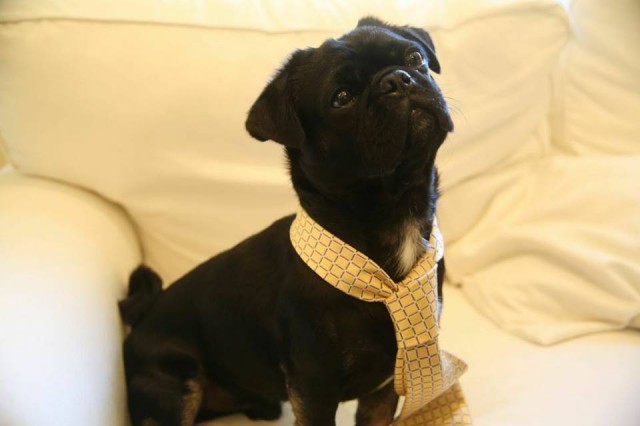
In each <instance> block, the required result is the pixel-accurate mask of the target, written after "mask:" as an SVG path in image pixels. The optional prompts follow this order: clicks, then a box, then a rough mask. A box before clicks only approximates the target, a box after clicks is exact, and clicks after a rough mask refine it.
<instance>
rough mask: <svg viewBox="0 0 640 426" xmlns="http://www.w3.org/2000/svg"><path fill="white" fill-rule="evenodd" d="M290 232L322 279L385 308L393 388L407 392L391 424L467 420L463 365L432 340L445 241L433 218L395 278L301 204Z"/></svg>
mask: <svg viewBox="0 0 640 426" xmlns="http://www.w3.org/2000/svg"><path fill="white" fill-rule="evenodd" d="M290 238H291V243H292V244H293V247H294V249H295V250H296V252H297V253H298V255H299V256H300V258H302V260H303V261H304V262H305V263H306V264H307V266H309V267H310V268H311V269H312V270H313V271H314V272H315V273H316V274H318V275H319V276H320V277H321V278H322V279H323V280H324V281H326V282H327V283H329V284H331V285H332V286H334V287H336V288H337V289H338V290H340V291H342V292H344V293H346V294H348V295H349V296H352V297H355V298H357V299H360V300H363V301H366V302H382V303H384V304H385V306H386V307H387V310H388V311H389V314H390V316H391V319H392V321H393V325H394V328H395V334H396V341H397V344H398V352H397V355H396V364H395V372H394V387H395V391H396V393H397V394H398V395H404V397H405V401H404V405H403V406H402V411H401V412H400V415H399V416H398V417H397V419H396V420H395V421H394V422H393V424H394V426H432V425H433V426H435V425H456V426H464V425H471V417H470V416H469V410H468V408H467V404H466V402H465V400H464V396H463V394H462V390H461V388H460V385H459V383H458V378H459V377H460V375H462V373H464V372H465V370H466V368H467V366H466V364H465V363H464V362H463V361H461V360H460V359H458V358H456V357H455V356H453V355H451V354H450V353H448V352H446V351H444V350H441V349H440V347H439V345H438V333H439V326H438V319H437V307H438V295H437V291H438V290H437V268H438V262H439V261H440V259H442V257H443V255H444V244H443V242H442V236H441V235H440V230H439V229H438V225H437V221H435V220H434V222H433V230H432V232H431V236H430V238H429V242H428V244H426V250H425V252H424V254H423V255H422V256H421V257H420V259H418V262H417V263H416V265H415V266H414V267H413V269H412V270H411V271H410V272H409V273H408V274H407V276H406V277H405V278H404V279H403V280H402V281H400V282H399V283H396V282H394V281H393V280H392V279H391V277H389V275H388V274H387V273H386V272H385V271H384V270H383V269H382V268H381V267H380V266H378V265H377V264H376V263H375V262H374V261H372V260H371V259H369V258H368V257H367V256H366V255H364V254H363V253H361V252H359V251H358V250H356V249H355V248H353V247H351V246H350V245H349V244H347V243H345V242H344V241H342V240H340V239H339V238H338V237H336V236H335V235H333V234H331V233H330V232H329V231H327V230H326V229H324V228H323V227H322V226H320V225H319V224H318V223H317V222H316V221H314V220H313V219H312V218H311V217H310V216H309V215H308V214H307V212H306V211H305V210H304V209H302V208H301V209H300V211H299V213H298V214H297V215H296V218H295V220H294V221H293V223H292V224H291V230H290Z"/></svg>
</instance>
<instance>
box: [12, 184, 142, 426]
mask: <svg viewBox="0 0 640 426" xmlns="http://www.w3.org/2000/svg"><path fill="white" fill-rule="evenodd" d="M139 262H140V247H139V244H138V240H137V237H136V234H135V232H134V227H133V226H132V224H131V222H130V221H129V219H128V218H127V216H126V215H125V214H124V212H122V211H121V210H120V209H119V208H118V207H117V206H115V205H113V204H111V203H109V202H107V201H105V200H103V199H101V198H100V197H99V196H97V195H94V194H91V193H88V192H86V191H83V190H80V189H77V188H74V187H72V186H68V185H65V184H62V183H56V182H52V181H48V180H44V179H37V178H32V177H25V176H21V175H18V174H16V173H11V172H10V173H2V174H0V313H1V314H0V318H1V321H0V424H14V425H18V424H19V425H24V426H30V425H43V424H59V425H68V426H74V425H83V426H84V425H89V424H90V425H105V426H107V425H108V426H117V425H123V424H125V423H126V414H125V413H126V410H125V386H124V376H123V368H122V361H121V342H122V334H123V332H122V331H123V329H122V326H121V322H120V319H119V315H118V310H117V300H118V299H120V298H121V297H122V296H123V295H124V294H125V283H126V279H127V276H128V274H129V272H130V271H131V270H132V269H133V268H134V267H135V266H136V265H137V264H138V263H139Z"/></svg>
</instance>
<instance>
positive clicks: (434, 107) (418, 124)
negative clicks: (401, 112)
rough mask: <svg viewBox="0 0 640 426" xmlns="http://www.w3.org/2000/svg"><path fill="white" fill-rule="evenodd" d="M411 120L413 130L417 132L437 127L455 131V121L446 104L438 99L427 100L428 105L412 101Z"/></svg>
mask: <svg viewBox="0 0 640 426" xmlns="http://www.w3.org/2000/svg"><path fill="white" fill-rule="evenodd" d="M409 120H410V125H411V127H412V131H413V132H416V133H417V132H423V131H429V130H436V129H441V130H444V131H446V132H451V131H453V121H451V117H450V116H449V111H448V109H447V106H446V104H444V102H442V101H439V100H436V99H434V100H432V101H430V102H427V103H426V105H425V104H423V103H422V102H420V103H416V102H412V105H411V112H410V114H409Z"/></svg>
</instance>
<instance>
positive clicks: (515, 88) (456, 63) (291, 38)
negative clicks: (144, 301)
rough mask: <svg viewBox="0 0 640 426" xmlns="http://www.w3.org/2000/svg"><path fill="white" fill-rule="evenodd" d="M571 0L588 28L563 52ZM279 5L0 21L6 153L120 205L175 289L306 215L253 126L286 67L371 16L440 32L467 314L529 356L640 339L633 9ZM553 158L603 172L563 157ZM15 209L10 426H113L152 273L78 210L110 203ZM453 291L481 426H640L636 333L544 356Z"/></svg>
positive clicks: (97, 9)
mask: <svg viewBox="0 0 640 426" xmlns="http://www.w3.org/2000/svg"><path fill="white" fill-rule="evenodd" d="M561 3H571V4H572V5H573V6H572V7H571V8H570V10H572V11H574V12H575V15H574V16H572V17H571V22H572V25H573V27H572V31H574V32H572V33H571V35H570V40H569V41H568V44H567V37H568V35H569V29H568V27H567V24H568V22H569V19H567V17H566V15H565V12H564V9H563V8H562V6H561V5H560V4H561ZM284 5H285V2H283V1H278V0H273V1H270V2H251V7H252V8H253V9H248V6H247V4H246V3H240V2H233V1H215V0H210V1H181V2H173V1H172V2H158V1H154V0H131V1H128V2H113V1H109V0H92V1H79V0H4V1H0V133H1V136H2V138H3V139H4V141H5V143H6V146H7V148H8V153H9V155H10V156H11V158H12V161H13V162H14V164H16V166H17V167H18V168H19V169H21V170H22V171H23V172H26V173H34V174H40V175H43V176H48V177H54V178H56V179H59V180H60V181H63V182H67V183H73V184H76V185H79V186H82V187H85V188H89V189H90V190H92V191H96V192H98V193H100V194H101V195H102V196H104V197H107V198H109V199H112V200H115V201H116V202H118V203H121V204H123V205H124V206H125V207H126V208H127V210H128V211H129V212H130V214H131V215H132V217H133V220H134V221H135V223H136V225H137V227H138V229H139V231H140V234H141V236H142V243H143V245H144V249H145V255H146V258H147V260H148V261H149V262H150V263H151V264H152V265H153V266H154V268H156V269H158V270H159V271H160V272H161V273H162V275H163V276H164V278H165V280H167V281H171V280H173V279H174V278H176V277H177V276H179V275H180V274H182V273H183V272H185V271H187V270H188V269H190V268H191V267H192V266H193V265H194V264H196V263H197V262H200V261H202V260H204V259H205V258H207V257H208V256H210V255H212V254H215V253H216V252H218V251H220V250H223V249H225V248H228V247H229V246H231V245H232V244H235V243H236V242H238V241H239V240H240V239H241V238H244V237H246V236H247V235H249V234H250V233H251V232H254V231H257V230H259V229H261V228H263V227H264V226H265V225H267V224H268V223H270V222H271V221H272V220H274V219H276V218H278V217H280V216H281V215H284V214H286V213H289V212H291V211H293V210H294V206H295V199H294V197H293V195H292V191H291V190H290V188H289V184H288V182H287V179H286V176H285V173H284V167H283V160H282V154H281V152H280V149H279V148H278V147H277V146H276V145H275V144H268V143H267V144H259V143H257V142H254V141H251V140H250V139H249V138H248V136H247V135H246V134H245V133H244V130H243V122H244V118H245V113H246V111H247V110H248V108H249V107H250V105H251V102H252V101H253V100H254V98H255V96H257V94H258V93H259V91H260V90H261V88H262V86H263V85H264V83H265V82H266V81H267V80H268V78H269V76H270V75H271V74H272V72H273V69H274V68H275V67H277V66H278V65H279V64H280V63H281V61H282V59H283V58H284V57H285V56H286V54H287V53H288V52H289V51H290V50H291V49H293V48H298V47H304V46H307V45H317V44H318V43H319V42H320V41H321V40H323V39H324V38H326V37H328V36H336V35H339V34H340V32H341V31H343V30H346V29H348V28H349V27H351V26H352V25H353V24H354V23H355V21H356V20H357V18H358V17H359V16H360V15H362V14H364V13H376V14H378V15H380V16H381V17H383V18H387V19H389V20H391V21H393V22H408V23H409V22H410V23H413V24H415V25H421V26H428V27H429V28H430V29H432V33H433V35H434V38H435V40H436V45H437V47H438V52H439V56H440V58H441V61H442V64H443V75H442V76H441V77H438V78H439V82H440V83H441V85H442V87H443V89H444V91H445V93H446V95H447V96H448V97H449V102H450V105H451V106H452V110H453V114H454V120H455V122H456V126H457V127H456V133H455V134H454V135H453V137H452V138H450V139H449V140H448V141H447V143H446V145H445V147H444V148H443V151H442V155H441V156H440V159H439V163H440V167H441V171H442V174H443V183H444V195H443V197H442V203H441V211H440V213H441V215H440V222H441V224H442V228H443V232H444V234H445V237H446V238H447V240H448V252H447V259H448V261H449V262H450V265H451V266H450V268H449V272H450V273H451V274H452V277H453V278H455V281H456V282H458V283H464V284H465V286H466V287H467V288H465V289H464V291H465V292H466V296H467V297H469V299H470V300H472V301H473V305H474V306H475V307H477V308H478V309H480V310H482V311H483V312H484V313H485V314H486V315H487V316H488V317H490V318H491V319H492V320H493V321H496V322H497V323H500V324H501V325H502V327H503V328H505V329H507V330H510V331H512V332H514V333H517V334H519V335H520V336H524V337H526V338H528V339H531V340H534V341H538V342H543V343H550V342H554V341H558V340H561V339H564V338H569V337H571V336H574V335H579V334H584V333H590V332H595V331H602V330H605V329H618V328H620V327H621V326H622V325H624V323H625V320H628V323H629V324H632V325H633V324H636V326H637V321H638V316H637V309H638V303H637V284H638V282H640V279H638V275H637V274H638V262H637V258H638V257H637V255H636V253H637V251H638V245H637V238H636V236H637V235H638V228H637V226H638V218H640V212H638V206H639V203H638V202H637V194H638V192H637V191H636V189H635V187H634V186H632V185H633V184H634V182H637V181H639V179H638V178H637V173H638V170H640V166H637V158H638V157H637V154H638V151H637V146H638V145H637V143H638V142H640V135H639V131H638V123H640V121H639V120H637V119H636V116H637V114H636V111H638V110H639V109H638V103H637V102H636V100H637V99H636V93H637V88H638V87H637V83H638V81H640V80H638V78H637V75H638V67H637V66H636V65H637V59H638V58H639V57H638V55H637V54H635V50H634V49H635V48H637V45H638V43H636V42H634V41H633V40H635V39H636V38H637V34H638V32H637V30H638V26H637V25H636V21H637V20H635V19H634V16H635V14H636V13H637V2H635V3H634V0H624V1H623V0H621V1H620V2H603V1H601V0H576V1H573V2H568V1H567V2H561V1H557V2H556V1H551V0H537V1H536V0H531V1H528V0H525V1H518V0H504V1H502V0H483V1H479V2H477V1H471V0H463V1H448V0H447V1H444V0H442V1H440V0H438V1H429V2H422V1H417V0H416V1H402V2H400V1H399V2H394V6H393V7H392V6H390V4H389V3H387V2H382V1H375V2H365V1H364V0H363V1H357V2H348V1H338V0H335V1H332V2H329V3H327V2H295V3H290V4H289V3H287V6H286V7H285V6H284ZM294 15H295V17H296V18H295V19H291V18H290V17H291V16H294ZM405 17H406V19H404V18H405ZM48 18H53V19H48ZM634 37H635V38H634ZM563 49H565V50H563ZM561 51H562V54H563V56H562V62H561V63H562V66H561V67H557V65H558V63H557V60H558V58H559V57H560V54H561ZM552 74H553V81H552V78H551V77H552ZM551 105H553V108H551V107H550V106H551ZM558 151H561V152H562V153H563V154H571V155H575V156H583V155H588V156H590V157H597V158H589V159H586V160H584V161H583V160H582V159H581V158H576V159H571V158H563V159H559V160H558V159H552V158H553V157H555V156H556V155H557V154H558ZM634 153H635V155H636V156H635V157H634ZM603 154H607V155H609V154H616V155H620V156H622V155H624V156H626V157H627V158H609V157H605V156H604V155H603ZM541 158H545V159H544V160H540V159H541ZM541 164H545V166H543V167H539V165H541ZM609 171H612V173H609ZM549 172H550V173H551V174H547V173H549ZM601 176H602V177H604V178H603V179H601ZM4 179H5V178H3V182H5V181H4ZM620 188H621V189H622V190H620V191H619V190H618V189H620ZM534 190H535V191H541V193H542V194H544V195H545V196H547V197H549V198H548V200H549V204H545V203H544V202H543V201H544V200H542V201H541V200H538V199H536V198H535V196H534V195H535V191H534ZM3 191H4V192H3ZM7 191H8V192H7ZM0 192H3V193H5V194H9V195H0V205H1V206H2V207H1V208H0V218H2V220H3V221H4V220H5V218H7V217H8V216H11V220H12V221H11V223H12V224H13V223H17V224H18V225H15V226H14V225H11V226H4V225H3V224H2V223H0V234H1V236H2V238H0V250H3V251H2V252H1V253H0V254H1V255H2V257H0V262H2V263H1V265H0V274H4V269H5V268H7V270H9V271H14V270H15V271H19V273H18V272H15V273H13V272H12V274H13V275H9V276H11V277H14V276H15V277H17V278H16V279H15V280H13V281H8V280H5V279H4V278H5V275H0V286H2V289H0V290H1V291H2V293H0V296H1V297H0V307H1V308H2V310H1V311H0V312H2V316H3V318H2V319H3V321H2V326H0V339H3V340H2V341H0V424H2V425H3V426H4V424H3V420H4V418H3V417H2V416H5V417H6V416H13V417H11V418H12V419H19V420H20V421H19V422H18V424H20V425H21V426H22V424H27V425H29V426H30V425H32V424H33V425H41V424H49V423H47V421H46V419H50V418H54V417H55V416H61V417H60V418H62V419H63V424H65V425H76V424H77V425H86V424H105V425H107V424H108V425H112V424H113V425H116V424H118V422H120V421H121V420H122V418H123V405H122V401H123V395H122V393H121V392H122V385H121V382H120V380H121V372H120V370H119V369H120V366H119V365H118V364H117V362H119V361H118V358H117V356H119V353H116V351H117V350H119V340H118V339H119V338H120V329H119V328H118V327H117V326H116V324H117V316H116V314H115V305H114V304H113V303H114V301H115V299H117V298H118V297H119V296H121V294H122V292H123V286H124V284H123V283H124V277H125V275H126V271H127V270H128V269H130V268H132V267H133V265H134V264H135V263H137V260H138V254H137V249H135V248H134V247H135V244H134V243H133V242H132V240H131V238H132V237H130V235H132V234H131V233H130V232H131V231H130V229H129V227H128V225H126V224H125V223H126V221H123V222H122V225H121V226H120V225H112V221H111V219H113V218H114V217H120V216H119V215H118V214H117V213H113V214H112V213H98V216H100V217H102V219H96V222H93V221H92V220H89V219H87V220H88V222H87V223H89V224H91V225H90V226H89V227H88V228H87V227H85V226H84V225H85V223H84V222H83V221H78V220H76V216H75V215H76V214H77V213H76V212H77V211H88V210H91V211H94V210H95V211H97V212H100V211H102V210H103V207H95V209H94V208H93V207H91V206H98V205H99V206H104V203H103V202H101V201H97V200H98V198H95V197H93V196H87V195H85V194H84V193H82V192H78V191H77V190H75V189H68V188H67V187H66V186H64V185H60V184H53V183H47V182H43V181H40V180H29V181H28V182H27V181H24V180H20V182H16V181H13V180H11V182H10V183H3V184H2V187H1V188H0ZM14 199H15V200H18V201H14ZM5 204H6V205H8V206H10V208H9V209H7V208H5ZM553 206H555V207H553ZM107 210H109V209H107ZM109 211H110V210H109ZM45 213H46V214H45ZM48 213H51V214H52V216H51V217H50V216H48ZM101 215H106V216H101ZM89 217H91V214H87V218H89ZM105 217H106V219H105ZM109 218H111V219H109ZM67 220H68V221H67ZM120 220H121V219H117V220H116V222H118V223H120V222H119V221H120ZM16 221H17V222H16ZM3 223H4V222H3ZM94 225H95V227H94ZM593 225H598V227H597V229H592V226H593ZM492 228H495V229H492ZM94 229H95V230H98V229H103V230H106V231H104V232H102V231H100V232H95V233H93V232H91V231H92V230H94ZM119 229H123V230H124V231H119ZM493 231H495V232H493ZM121 232H124V233H125V234H124V235H125V237H122V234H121ZM45 233H48V234H45ZM601 234H602V235H601ZM41 235H50V238H48V239H47V240H46V241H45V240H43V239H42V238H41ZM88 235H89V236H88ZM100 235H103V237H100ZM5 236H10V238H5ZM100 238H104V240H101V239H100ZM23 239H24V240H23ZM19 241H24V244H22V243H18V242H19ZM603 242H604V244H603ZM59 243H62V244H59ZM21 244H22V245H21ZM33 247H38V248H40V249H39V250H42V251H39V252H38V253H43V254H41V255H38V257H37V260H38V263H37V265H38V267H32V265H33V262H32V260H33V258H34V255H33V253H32V252H33ZM105 247H106V248H108V254H106V255H105V254H104V253H102V252H101V251H100V250H101V248H105ZM118 247H119V248H118ZM496 247H498V248H500V250H495V251H492V250H493V249H494V248H496ZM61 248H62V249H64V250H61ZM507 248H512V249H513V250H506V249H507ZM47 250H48V251H47ZM6 254H8V255H9V257H7V256H5V255H6ZM551 254H553V256H551ZM5 258H6V259H11V262H5ZM634 259H636V260H634ZM114 262H115V263H114ZM71 265H73V267H72V266H71ZM78 265H80V266H78ZM114 265H117V266H114ZM96 271H100V273H99V274H98V275H97V277H98V278H96V275H95V272H96ZM540 271H544V274H542V275H541V276H542V279H538V277H539V276H540V275H536V272H540ZM31 277H38V279H37V280H31ZM15 282H18V283H20V285H19V286H16V285H15V284H14V283H15ZM44 284H46V285H44ZM5 286H10V290H9V291H7V290H5ZM118 286H119V287H118ZM449 293H451V294H454V295H455V294H458V296H450V297H449V299H448V301H447V306H446V309H445V312H446V314H445V315H446V316H445V318H451V319H450V320H447V321H451V323H450V324H451V325H450V327H451V328H450V330H453V329H454V328H455V329H456V330H457V331H456V332H455V333H453V331H452V334H451V335H452V338H451V340H450V345H449V348H450V349H451V350H452V351H453V352H457V353H460V355H462V356H463V357H464V358H465V360H467V361H468V362H469V364H470V365H471V370H470V371H469V373H468V374H467V376H465V377H466V378H465V379H463V380H464V381H465V382H464V386H465V390H466V391H467V393H468V395H469V399H470V403H471V408H472V409H473V410H474V415H475V417H476V419H477V423H478V424H480V425H482V424H484V425H493V426H495V425H514V424H517V425H520V424H524V425H526V424H532V425H542V424H544V425H554V424H558V425H560V424H564V425H566V424H580V425H583V424H584V425H613V424H615V425H618V424H620V425H627V424H628V425H632V424H636V423H637V421H636V420H637V419H638V418H640V415H639V414H638V412H637V406H636V405H635V401H632V400H630V399H628V398H630V397H633V396H635V395H637V394H638V393H639V391H638V389H637V387H634V386H636V385H637V383H636V382H637V381H634V380H633V379H634V378H635V377H638V374H637V373H638V371H637V366H638V365H640V363H638V362H637V359H638V352H637V348H638V342H637V336H638V334H637V333H636V334H633V333H622V332H619V333H600V334H598V335H596V336H587V337H585V338H580V339H576V340H572V341H569V342H566V343H562V344H559V345H556V346H552V347H549V348H540V347H537V346H533V345H530V344H528V343H525V342H523V341H520V340H517V339H516V338H514V337H512V336H509V335H507V334H506V333H504V332H503V331H498V330H497V329H496V328H495V327H494V326H493V325H491V324H490V323H489V322H488V321H487V320H486V318H485V317H479V316H478V315H477V313H476V312H475V311H473V310H472V309H471V308H469V305H468V304H467V303H466V302H464V301H463V299H461V297H460V295H459V293H456V292H455V291H452V290H450V291H449ZM7 295H9V296H7ZM39 295H40V296H39ZM35 297H40V298H38V299H34V298H35ZM34 300H35V302H37V303H35V302H33V301H34ZM456 301H457V302H456ZM463 302H464V303H463ZM455 306H459V307H460V309H457V310H456V308H455ZM63 307H64V308H67V307H70V309H62V308H63ZM34 311H35V312H34ZM5 312H7V314H5ZM634 313H635V317H634ZM5 315H6V317H7V318H8V319H7V320H5V319H4V318H5ZM447 316H448V317H447ZM634 321H635V322H634ZM446 327H447V329H449V328H448V327H449V326H448V325H446ZM7 330H8V332H7ZM34 336H36V337H34ZM5 342H6V343H7V344H5ZM77 342H82V346H75V347H74V346H73V344H74V343H77ZM494 343H495V345H494ZM496 347H499V348H500V351H498V350H497V349H495V348H496ZM6 348H9V349H6ZM69 348H72V349H71V350H69ZM49 354H50V355H49ZM5 360H7V361H5ZM25 365H29V366H34V365H35V367H30V368H33V370H26V371H25V367H24V366H25ZM58 366H60V367H58ZM602 366H605V367H602ZM546 369H550V371H551V374H549V375H544V374H542V372H543V370H546ZM16 372H20V374H18V373H16ZM69 372H71V373H73V374H69ZM42 378H45V379H47V380H42ZM543 379H544V380H543ZM71 380H75V381H76V382H74V386H71ZM5 383H8V384H9V386H7V385H5ZM78 383H80V385H79V386H78V385H77V384H78ZM107 383H108V384H109V386H107V385H106V384H107ZM7 389H8V390H7ZM33 389H37V390H38V391H37V392H35V391H33ZM593 389H595V390H593ZM78 401H82V403H78ZM7 407H8V408H7ZM34 407H36V408H34ZM41 407H42V408H41ZM541 407H542V408H541ZM89 413H91V417H90V418H91V419H92V420H91V421H90V422H87V420H86V419H87V418H88V417H87V416H89V415H90V414H89ZM345 413H346V414H344V415H346V416H347V417H342V419H350V418H351V414H350V413H349V412H348V411H346V412H345ZM96 418H97V419H98V420H97V423H96V421H95V420H94V419H96ZM344 421H346V420H344ZM287 424H290V418H289V423H287ZM343 424H349V423H343Z"/></svg>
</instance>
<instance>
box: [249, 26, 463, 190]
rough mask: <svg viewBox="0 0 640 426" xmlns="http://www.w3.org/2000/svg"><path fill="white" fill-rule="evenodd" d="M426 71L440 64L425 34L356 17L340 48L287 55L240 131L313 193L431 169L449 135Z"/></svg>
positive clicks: (332, 43)
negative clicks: (286, 163) (272, 150)
mask: <svg viewBox="0 0 640 426" xmlns="http://www.w3.org/2000/svg"><path fill="white" fill-rule="evenodd" d="M431 72H435V73H439V72H440V64H439V63H438V59H437V57H436V54H435V48H434V45H433V42H432V40H431V37H430V36H429V34H428V33H427V32H426V31H424V30H422V29H418V28H413V27H407V26H402V27H400V26H392V25H388V24H386V23H384V22H382V21H380V20H378V19H376V18H372V17H368V18H364V19H362V20H360V22H358V26H357V27H356V28H355V29H353V30H352V31H350V32H349V33H347V34H345V35H343V36H342V37H340V38H339V39H329V40H327V41H325V42H324V43H323V44H322V45H321V46H320V47H318V48H308V49H304V50H298V51H296V52H295V53H293V55H292V56H291V58H290V59H289V60H288V62H287V63H285V65H284V66H283V68H282V69H281V70H280V71H279V72H278V73H277V74H276V76H275V77H274V78H273V80H272V81H271V82H270V83H269V84H268V85H267V87H266V88H265V89H264V91H263V92H262V94H261V95H260V96H259V98H258V99H257V100H256V102H255V104H254V105H253V107H252V108H251V110H250V112H249V116H248V118H247V122H246V127H247V130H248V131H249V133H250V134H251V135H252V136H253V137H254V138H256V139H258V140H260V141H265V140H273V141H275V142H278V143H280V144H283V145H285V146H286V148H287V153H288V155H289V158H290V160H291V162H292V168H294V167H296V168H299V169H300V170H301V171H302V172H303V173H304V175H305V177H306V178H307V179H308V180H309V181H310V182H311V183H312V184H315V185H317V186H318V187H325V188H332V189H338V187H344V188H346V187H349V186H354V185H359V184H361V183H362V182H366V181H367V180H372V179H374V180H375V179H380V178H385V177H392V176H394V175H398V174H403V173H402V171H403V170H404V171H405V172H409V173H410V172H411V170H409V169H415V168H420V167H424V165H425V164H426V163H428V162H431V164H432V162H433V158H434V157H435V153H436V151H437V149H438V148H439V147H440V145H441V144H442V142H443V141H444V139H445V137H446V135H447V133H448V132H450V131H451V130H452V129H453V123H452V121H451V118H450V116H449V112H448V109H447V105H446V102H445V101H444V99H443V96H442V93H441V91H440V89H439V87H438V85H437V84H436V82H435V81H434V79H433V78H432V75H431ZM294 163H295V164H294ZM404 174H406V173H404Z"/></svg>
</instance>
